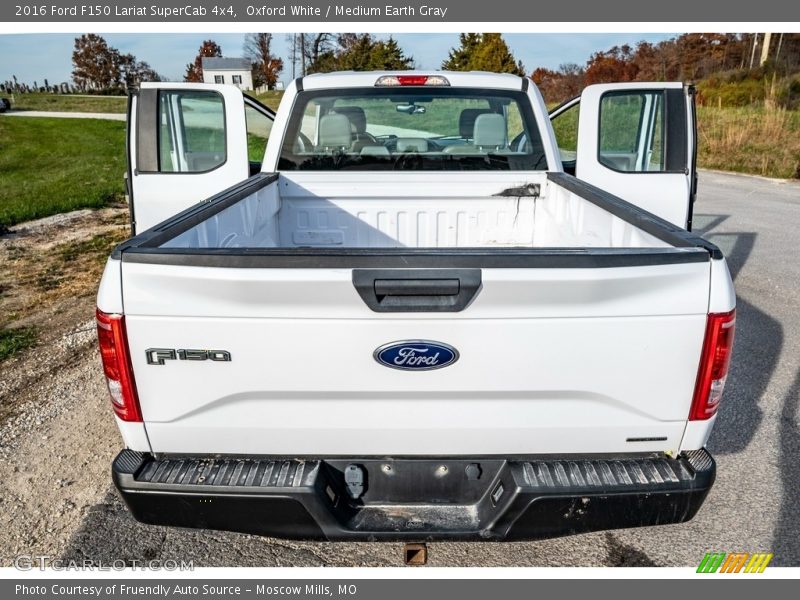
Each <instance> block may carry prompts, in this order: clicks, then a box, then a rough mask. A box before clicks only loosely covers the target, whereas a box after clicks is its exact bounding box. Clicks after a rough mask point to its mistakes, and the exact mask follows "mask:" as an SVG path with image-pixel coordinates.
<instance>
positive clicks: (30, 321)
mask: <svg viewBox="0 0 800 600" xmlns="http://www.w3.org/2000/svg"><path fill="white" fill-rule="evenodd" d="M87 212H88V211H87ZM76 214H77V213H76ZM129 232H130V230H129V226H128V215H127V209H125V208H105V209H101V210H98V211H92V212H89V213H88V214H82V215H80V216H78V217H76V218H74V219H68V220H65V221H64V222H63V223H60V224H58V225H53V226H48V227H43V228H37V229H34V230H32V231H24V230H23V231H22V232H20V233H18V234H12V235H7V236H4V237H0V281H2V282H3V285H2V287H1V288H0V360H2V359H4V358H8V357H9V356H12V355H14V354H16V353H18V352H20V351H22V350H24V349H25V348H27V347H29V346H31V345H32V344H35V343H36V338H37V325H38V323H37V319H36V315H37V314H40V313H41V312H42V311H46V310H48V309H50V308H53V307H58V306H62V305H65V304H67V305H68V304H72V303H74V302H77V301H83V300H82V299H84V298H87V297H91V296H93V295H94V294H95V293H96V290H97V283H98V281H99V280H100V275H101V274H102V272H103V266H104V265H105V262H106V259H107V258H108V255H109V254H110V253H111V250H112V249H113V248H114V246H115V245H116V244H118V243H119V242H121V241H122V240H124V239H125V238H126V237H128V235H129Z"/></svg>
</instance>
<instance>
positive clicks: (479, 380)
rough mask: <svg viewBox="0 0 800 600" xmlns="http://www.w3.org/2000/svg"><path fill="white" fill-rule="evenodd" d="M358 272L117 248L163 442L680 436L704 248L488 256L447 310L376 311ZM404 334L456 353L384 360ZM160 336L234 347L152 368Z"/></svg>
mask: <svg viewBox="0 0 800 600" xmlns="http://www.w3.org/2000/svg"><path fill="white" fill-rule="evenodd" d="M706 256H707V255H706ZM352 277H353V273H352V269H333V268H331V269H322V268H297V269H294V268H274V269H270V268H230V267H199V266H183V265H170V264H148V263H146V262H135V261H131V262H123V263H122V288H123V298H124V310H125V314H126V323H127V330H128V340H129V344H130V350H131V356H132V362H133V369H134V374H135V376H136V384H137V388H138V393H139V401H140V404H141V409H142V413H143V417H144V421H145V426H146V430H147V435H148V438H149V440H150V443H151V446H152V449H153V451H155V452H175V453H203V454H210V453H211V454H213V453H220V454H249V455H262V454H264V455H269V454H279V455H284V456H302V455H317V456H324V455H352V456H355V455H358V456H367V455H374V456H384V455H395V456H400V455H428V456H431V455H460V454H461V455H471V456H477V455H525V454H550V453H552V454H557V453H561V454H563V453H570V454H572V453H593V452H604V453H614V452H627V453H630V452H640V451H641V452H649V451H677V450H678V447H679V445H680V440H681V437H682V435H683V432H684V428H685V426H686V421H687V415H688V413H689V407H690V404H691V398H692V391H693V387H694V382H695V377H696V373H697V365H698V361H699V356H700V352H701V345H702V341H703V332H704V328H705V324H706V313H707V311H708V298H709V262H708V261H707V260H706V261H690V262H678V263H676V264H650V265H646V266H626V267H611V268H484V269H482V271H481V278H482V287H481V289H480V290H479V292H478V293H477V295H476V296H475V298H474V300H473V301H472V303H471V304H470V305H469V306H467V308H465V309H464V310H463V311H460V312H452V313H443V312H424V313H377V312H373V311H372V310H370V308H368V307H367V305H366V304H365V303H364V301H363V300H362V298H361V297H360V296H359V294H358V292H357V291H356V289H355V287H354V285H353V280H352ZM398 340H433V341H436V342H440V343H444V344H448V345H450V346H452V347H454V348H455V349H456V350H457V351H458V353H459V358H458V360H457V361H456V362H454V363H452V364H451V365H449V366H447V367H446V368H441V369H436V370H428V371H402V370H398V369H392V368H387V367H386V366H384V365H382V364H380V363H379V362H377V361H376V360H375V359H374V358H373V353H374V351H375V350H376V349H377V348H379V347H380V346H382V345H385V344H387V343H390V342H395V341H398ZM153 348H161V349H174V350H176V352H177V350H180V349H214V350H219V351H226V352H228V353H229V356H230V360H229V361H212V360H166V361H163V362H164V364H148V360H147V353H146V351H147V350H148V349H153ZM151 362H155V361H151Z"/></svg>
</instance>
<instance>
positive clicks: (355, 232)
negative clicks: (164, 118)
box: [161, 173, 671, 248]
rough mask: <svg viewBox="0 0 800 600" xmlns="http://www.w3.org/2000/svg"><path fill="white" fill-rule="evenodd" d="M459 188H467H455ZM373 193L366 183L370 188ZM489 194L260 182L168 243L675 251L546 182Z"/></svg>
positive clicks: (538, 177) (540, 179)
mask: <svg viewBox="0 0 800 600" xmlns="http://www.w3.org/2000/svg"><path fill="white" fill-rule="evenodd" d="M459 188H460V189H463V187H461V186H459ZM368 189H369V188H368ZM495 189H496V190H497V191H496V192H495V193H493V194H492V195H490V196H489V195H487V196H481V195H479V194H474V195H469V196H467V195H464V194H463V192H462V194H460V195H459V194H454V195H447V196H445V195H439V196H436V197H431V196H425V195H420V194H419V192H417V193H416V194H415V195H407V196H404V195H402V194H400V193H397V194H396V195H388V196H387V195H381V196H378V194H379V193H383V194H385V191H382V190H378V189H374V186H373V192H374V193H373V195H371V196H370V195H366V196H365V195H364V194H363V193H360V194H359V195H356V194H353V195H348V194H346V193H345V194H343V195H341V196H335V197H320V196H318V195H316V194H314V193H313V192H310V191H309V190H308V189H307V188H305V187H303V186H301V185H298V184H295V183H293V182H292V181H291V179H287V178H284V177H280V178H279V179H278V180H277V181H271V182H270V183H269V184H267V185H265V186H263V187H260V188H259V189H257V190H256V191H253V192H252V193H250V194H248V195H246V196H244V197H243V198H241V199H239V200H237V201H236V202H235V203H233V204H231V205H230V206H227V207H226V208H224V209H222V210H220V211H219V212H218V213H216V214H213V215H210V216H209V217H208V218H206V219H205V220H203V221H201V222H200V223H198V224H196V225H194V226H192V227H190V228H189V229H187V230H186V231H184V232H183V233H180V234H179V235H176V236H175V237H174V238H172V239H169V240H167V241H165V242H164V243H163V244H161V247H162V248H464V247H470V248H501V247H524V248H548V247H559V248H584V247H586V248H600V247H604V248H669V247H670V246H671V245H670V244H669V242H668V241H665V240H662V239H659V238H658V237H656V236H655V235H652V234H650V233H648V232H647V231H645V230H643V229H641V228H640V227H638V226H637V225H635V224H634V223H631V222H629V221H626V220H625V219H623V218H621V217H619V216H617V215H615V214H614V213H612V212H609V211H608V210H606V209H605V208H604V207H602V206H600V205H598V204H595V203H593V202H591V201H590V200H587V199H586V198H584V197H582V196H580V195H578V194H576V193H574V192H571V191H569V190H568V189H566V188H564V187H561V186H559V185H555V184H553V183H552V182H548V181H547V180H546V178H545V175H544V174H543V173H542V174H534V175H531V176H529V178H528V179H526V180H524V181H521V182H518V183H517V184H516V185H512V186H510V187H508V188H505V189H500V186H499V185H497V184H496V185H495Z"/></svg>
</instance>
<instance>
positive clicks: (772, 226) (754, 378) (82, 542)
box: [4, 173, 800, 566]
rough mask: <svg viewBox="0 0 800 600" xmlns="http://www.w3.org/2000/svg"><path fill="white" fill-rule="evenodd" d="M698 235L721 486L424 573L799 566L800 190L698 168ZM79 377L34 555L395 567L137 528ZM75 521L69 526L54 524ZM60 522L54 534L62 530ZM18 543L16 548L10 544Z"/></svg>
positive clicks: (92, 389) (460, 556)
mask: <svg viewBox="0 0 800 600" xmlns="http://www.w3.org/2000/svg"><path fill="white" fill-rule="evenodd" d="M695 229H696V230H697V231H700V232H702V233H703V234H704V235H706V237H708V238H709V239H711V240H712V241H714V242H715V243H717V244H718V245H719V246H721V247H722V248H723V250H724V251H725V253H726V255H727V256H728V260H729V263H730V266H731V269H732V272H733V275H734V277H735V279H736V287H737V292H738V296H739V304H738V323H737V340H736V349H735V354H734V362H733V367H732V371H731V373H730V378H729V382H728V387H727V390H726V396H725V398H724V406H723V407H722V409H721V413H720V417H719V420H718V421H717V426H716V428H715V430H714V433H713V435H712V438H711V441H710V449H711V451H712V452H713V454H714V455H715V456H716V457H717V459H718V465H719V471H718V479H717V483H716V485H715V486H714V488H713V490H712V492H711V494H710V496H709V498H708V500H707V501H706V504H705V505H704V506H703V508H702V510H701V511H700V513H699V514H698V516H697V517H696V518H695V519H694V520H693V521H692V522H690V523H687V524H683V525H671V526H663V527H654V528H646V529H632V530H623V531H614V532H606V533H597V534H587V535H580V536H573V537H568V538H561V539H556V540H546V541H541V542H536V543H514V544H491V543H487V544H461V543H435V544H430V546H429V548H430V564H432V565H451V566H452V565H459V566H504V565H609V566H610V565H676V566H685V565H697V564H698V562H699V561H700V559H701V558H702V556H703V554H704V553H705V552H707V551H709V550H716V551H723V552H725V551H771V552H774V553H775V558H774V563H773V564H776V565H792V566H800V516H799V515H800V513H798V511H797V509H796V502H797V491H798V490H800V432H799V431H798V402H800V260H799V259H800V252H799V251H798V242H797V232H798V231H800V184H797V183H791V184H790V183H779V182H774V181H767V180H761V179H757V178H750V177H739V176H733V175H724V174H717V173H703V174H702V177H701V187H700V198H699V201H698V204H697V208H696V219H695ZM87 314H89V313H87ZM87 356H90V357H91V360H93V361H94V360H96V359H95V358H94V356H93V355H87ZM87 360H89V359H87ZM92 364H93V365H95V364H96V363H92ZM89 370H90V371H91V372H89V373H88V374H87V375H85V376H87V377H89V378H90V379H87V380H86V381H87V383H86V385H85V386H83V389H82V390H79V392H78V393H79V394H83V396H79V397H78V399H77V400H76V402H80V403H81V404H80V406H79V407H78V409H79V410H77V411H76V410H70V411H65V414H64V415H62V416H60V417H57V418H56V420H58V419H64V423H63V425H61V426H57V425H54V426H53V430H54V431H55V433H51V434H49V437H50V439H51V440H55V441H47V442H39V441H34V442H32V443H31V444H32V445H31V446H30V447H33V445H41V444H45V445H46V444H50V443H53V444H59V443H63V442H61V441H59V440H62V439H64V438H63V437H62V434H60V433H58V432H59V431H72V432H74V429H75V427H82V426H83V424H84V423H90V424H91V427H90V429H89V431H90V434H89V436H88V439H87V436H81V437H82V440H83V441H82V442H81V445H80V449H76V450H74V451H71V450H70V449H68V448H64V447H63V446H61V447H59V453H60V454H66V460H65V461H63V462H62V463H60V464H62V465H63V466H62V468H64V469H67V470H69V469H71V470H72V471H71V472H70V474H69V475H59V477H60V479H58V481H73V480H74V481H75V483H76V484H78V485H76V486H74V487H73V488H70V487H62V488H57V489H56V490H55V491H54V492H52V493H50V492H48V493H50V494H51V496H52V497H58V498H62V497H64V496H65V495H68V494H70V493H73V494H78V493H79V492H80V493H81V494H82V496H80V497H79V498H90V500H88V501H85V500H81V499H76V500H74V501H70V502H71V503H72V506H73V508H70V506H69V505H68V506H67V508H66V509H64V511H62V512H61V513H58V515H55V516H53V515H52V514H49V513H48V512H47V511H48V509H46V508H43V507H38V506H36V503H37V501H35V500H27V501H25V502H26V503H27V505H24V506H22V508H24V510H25V514H30V513H31V512H33V513H35V514H39V515H40V517H38V518H39V521H37V523H41V524H39V525H37V528H36V529H33V528H32V529H31V530H30V531H32V532H33V533H29V532H28V531H23V532H21V533H20V536H21V537H22V538H27V537H36V539H35V547H36V549H37V551H39V552H46V551H47V548H48V544H49V545H50V546H52V547H54V548H55V547H59V548H60V550H59V551H60V552H61V553H62V554H63V555H65V556H67V557H70V558H76V559H81V560H82V559H85V558H90V559H95V560H98V559H103V560H107V561H110V560H114V559H125V558H128V559H138V560H142V559H153V558H161V559H167V558H171V559H178V560H180V559H183V560H193V561H194V562H195V565H197V566H200V565H211V566H238V565H243V566H245V565H246V566H276V565H280V566H289V565H336V566H345V565H398V564H400V562H401V558H400V557H401V554H400V553H401V545H400V544H369V543H360V544H345V543H335V544H334V543H298V542H287V541H281V540H272V539H265V538H258V537H252V536H246V535H237V534H229V533H220V532H207V531H184V530H178V529H163V528H155V527H145V526H142V525H139V524H137V523H135V522H134V521H133V519H131V518H130V516H129V515H128V513H127V512H126V511H125V509H124V508H123V507H122V506H121V504H120V503H119V501H118V500H117V499H116V496H115V495H114V493H113V492H112V489H111V486H110V485H109V483H108V480H107V477H108V475H107V469H108V467H107V465H108V463H107V462H104V461H107V460H108V457H109V456H111V455H113V452H114V451H115V449H116V447H118V444H119V442H118V440H117V438H116V433H115V432H114V430H113V427H112V425H111V419H110V418H109V415H108V410H107V399H106V398H105V392H104V390H103V389H102V386H101V385H100V384H99V383H97V382H99V380H100V377H99V373H97V372H95V371H97V368H96V366H92V368H91V369H89ZM81 372H83V371H81ZM65 376H67V375H66V374H65ZM81 376H84V375H81ZM78 387H79V388H80V387H81V386H78ZM59 427H60V429H59ZM24 447H25V446H23V447H22V448H23V449H24ZM76 447H78V444H76ZM70 452H71V453H72V454H74V455H75V458H71V456H72V454H70ZM14 460H19V461H20V463H19V464H20V466H19V469H17V467H16V466H15V472H17V471H19V473H25V474H26V475H28V476H29V479H30V483H29V485H30V486H39V485H44V484H40V483H39V482H40V481H43V482H48V481H49V482H50V485H51V487H52V481H53V479H54V478H55V477H56V476H55V475H53V474H52V473H51V471H52V470H53V468H52V467H50V466H48V465H45V466H41V465H38V466H37V464H33V463H32V462H31V461H29V462H28V463H25V460H24V459H23V458H19V459H14ZM98 463H102V464H98ZM26 465H27V466H26ZM26 469H31V470H32V471H33V473H32V474H30V473H28V472H27V471H26ZM37 469H38V470H37ZM37 473H38V474H37ZM48 478H49V479H48ZM42 489H43V488H42ZM70 489H74V491H73V492H70V491H69V490H70ZM64 490H66V491H64ZM84 501H85V502H86V503H85V504H81V502H84ZM49 502H50V503H51V504H52V503H53V502H52V501H49ZM39 503H40V504H41V503H44V500H40V501H39ZM76 503H77V504H78V507H77V508H74V505H75V504H76ZM31 505H32V506H31ZM5 506H7V505H6V504H4V507H5ZM4 510H5V509H4ZM70 511H71V512H70ZM51 513H52V511H51ZM73 514H74V522H73V521H70V523H72V524H70V525H68V526H67V525H66V524H64V523H65V521H64V519H67V518H70V519H72V518H73V517H70V516H69V515H73ZM59 515H63V516H59ZM17 519H19V517H17ZM31 523H33V518H31ZM59 526H61V527H62V528H65V530H64V531H59V530H58V527H59ZM54 529H55V530H56V533H53V530H54ZM56 534H58V535H63V536H64V537H63V543H61V542H59V543H56ZM26 542H27V539H22V540H15V542H14V544H15V545H14V548H21V547H24V544H25V543H26Z"/></svg>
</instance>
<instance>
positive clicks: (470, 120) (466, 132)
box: [458, 108, 492, 140]
mask: <svg viewBox="0 0 800 600" xmlns="http://www.w3.org/2000/svg"><path fill="white" fill-rule="evenodd" d="M490 112H492V110H491V109H490V108H465V109H464V110H462V111H461V114H459V115H458V135H460V136H461V137H462V138H464V139H465V140H471V139H472V134H473V133H474V132H475V119H477V118H478V117H479V116H480V115H485V114H487V113H490Z"/></svg>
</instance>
